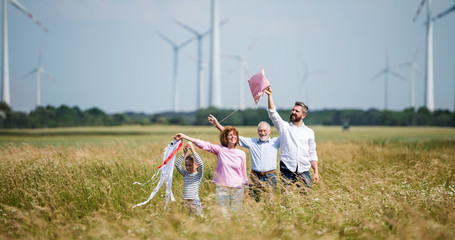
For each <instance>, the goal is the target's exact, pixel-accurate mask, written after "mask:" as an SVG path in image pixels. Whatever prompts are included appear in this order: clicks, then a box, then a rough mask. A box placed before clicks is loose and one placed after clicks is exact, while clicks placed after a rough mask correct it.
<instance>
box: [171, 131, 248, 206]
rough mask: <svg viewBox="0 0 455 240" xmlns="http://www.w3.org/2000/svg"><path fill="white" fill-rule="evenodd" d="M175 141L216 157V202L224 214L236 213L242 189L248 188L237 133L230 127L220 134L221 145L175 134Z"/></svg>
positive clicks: (244, 156)
mask: <svg viewBox="0 0 455 240" xmlns="http://www.w3.org/2000/svg"><path fill="white" fill-rule="evenodd" d="M174 139H175V140H180V139H186V140H188V141H190V142H193V143H194V144H195V145H196V146H197V147H199V148H201V149H203V150H205V151H207V152H210V153H213V154H215V155H216V156H217V165H216V168H215V173H214V174H213V180H212V182H213V183H215V184H216V201H217V203H218V204H219V205H220V206H221V208H222V210H223V212H224V213H226V212H227V211H228V210H229V209H230V210H231V211H232V212H234V213H238V212H239V210H240V209H241V208H242V202H243V192H244V187H248V177H247V174H246V155H245V152H244V151H242V150H240V149H238V148H237V145H238V143H239V133H238V132H237V130H236V129H235V128H233V127H231V126H227V127H225V128H224V130H223V131H221V132H220V142H221V145H217V144H213V143H209V142H205V141H202V140H200V139H195V138H192V137H189V136H186V135H185V134H183V133H177V134H176V135H175V136H174Z"/></svg>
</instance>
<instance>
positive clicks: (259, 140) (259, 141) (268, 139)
mask: <svg viewBox="0 0 455 240" xmlns="http://www.w3.org/2000/svg"><path fill="white" fill-rule="evenodd" d="M257 140H258V141H257V143H266V142H269V141H270V136H269V138H267V140H265V141H264V142H263V141H261V139H259V138H258V139H257Z"/></svg>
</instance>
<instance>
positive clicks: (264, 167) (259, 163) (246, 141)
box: [239, 136, 280, 172]
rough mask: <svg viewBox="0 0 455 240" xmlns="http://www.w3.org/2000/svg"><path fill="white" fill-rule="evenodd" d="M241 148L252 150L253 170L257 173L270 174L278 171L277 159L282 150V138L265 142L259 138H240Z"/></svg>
mask: <svg viewBox="0 0 455 240" xmlns="http://www.w3.org/2000/svg"><path fill="white" fill-rule="evenodd" d="M239 146H240V147H246V148H249V149H250V156H251V169H252V170H253V171H256V172H268V171H272V170H275V169H276V157H277V155H278V149H279V148H280V138H279V137H275V138H272V139H271V138H269V139H267V140H266V141H265V142H261V140H259V139H257V138H246V137H242V136H240V138H239Z"/></svg>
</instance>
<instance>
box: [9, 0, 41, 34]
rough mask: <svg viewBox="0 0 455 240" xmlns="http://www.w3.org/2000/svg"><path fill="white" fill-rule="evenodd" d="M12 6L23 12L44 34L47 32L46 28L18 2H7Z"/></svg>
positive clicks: (14, 0)
mask: <svg viewBox="0 0 455 240" xmlns="http://www.w3.org/2000/svg"><path fill="white" fill-rule="evenodd" d="M9 1H10V2H11V3H12V4H13V6H15V7H16V8H17V9H19V11H21V12H23V13H24V14H25V15H27V16H28V17H29V18H30V19H31V20H32V21H34V22H35V23H36V24H37V25H38V26H40V27H41V28H42V29H43V30H44V31H45V32H49V30H48V29H47V27H45V26H44V25H43V24H42V23H41V22H40V20H38V18H36V17H35V16H33V14H32V13H31V12H30V11H29V10H27V9H26V8H25V7H24V6H23V5H22V4H21V3H20V2H19V1H17V0H9Z"/></svg>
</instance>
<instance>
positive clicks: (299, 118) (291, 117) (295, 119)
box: [289, 114, 302, 123]
mask: <svg viewBox="0 0 455 240" xmlns="http://www.w3.org/2000/svg"><path fill="white" fill-rule="evenodd" d="M293 117H294V118H293ZM289 120H290V121H291V122H293V123H295V122H300V121H301V120H302V117H297V115H295V114H291V115H290V116H289Z"/></svg>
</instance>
